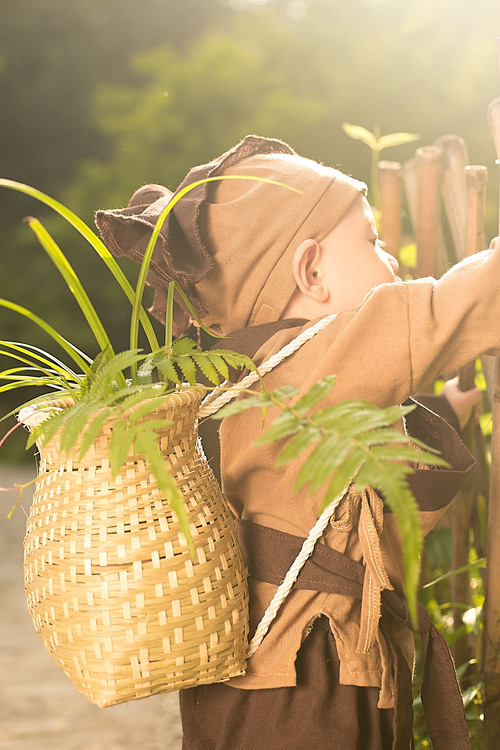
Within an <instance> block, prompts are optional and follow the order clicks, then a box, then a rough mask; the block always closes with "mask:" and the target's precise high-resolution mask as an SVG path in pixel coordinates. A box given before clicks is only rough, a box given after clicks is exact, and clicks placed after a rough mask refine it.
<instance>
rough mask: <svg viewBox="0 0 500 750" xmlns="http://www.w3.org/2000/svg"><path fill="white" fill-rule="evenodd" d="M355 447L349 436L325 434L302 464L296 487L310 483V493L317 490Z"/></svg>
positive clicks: (299, 487) (297, 488)
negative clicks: (341, 436)
mask: <svg viewBox="0 0 500 750" xmlns="http://www.w3.org/2000/svg"><path fill="white" fill-rule="evenodd" d="M354 448H355V446H353V444H352V442H351V441H350V440H349V438H346V437H344V438H343V439H340V438H339V436H338V435H336V434H327V435H325V437H324V438H323V440H322V441H321V442H320V443H318V445H317V446H316V447H315V448H314V450H313V451H312V453H311V454H310V456H308V457H307V459H306V460H305V461H304V463H303V464H302V467H301V469H300V471H299V473H298V476H297V480H296V482H295V489H296V490H299V489H301V488H302V487H303V486H304V485H306V484H309V490H310V493H311V494H312V493H313V492H316V491H317V490H318V489H319V488H320V487H321V485H322V484H324V483H325V482H326V480H327V479H328V477H329V476H330V475H331V474H332V473H333V472H335V471H337V470H338V468H339V467H340V465H341V463H342V461H344V460H345V459H346V457H347V456H348V455H349V453H350V452H351V451H352V450H353V449H354Z"/></svg>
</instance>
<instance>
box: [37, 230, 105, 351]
mask: <svg viewBox="0 0 500 750" xmlns="http://www.w3.org/2000/svg"><path fill="white" fill-rule="evenodd" d="M28 224H29V226H30V228H31V229H32V230H33V232H34V233H35V235H36V237H37V239H38V241H39V242H40V244H41V245H42V247H43V249H44V250H45V252H46V253H47V255H48V256H49V258H50V259H51V260H52V262H53V263H54V265H55V266H56V268H57V270H58V271H59V273H60V274H61V276H62V277H63V279H64V280H65V282H66V283H67V285H68V287H69V290H70V291H71V293H72V295H73V297H74V298H75V300H76V302H77V303H78V305H79V306H80V309H81V311H82V312H83V314H84V316H85V319H86V321H87V323H88V324H89V327H90V329H91V331H92V333H93V334H94V336H95V338H96V341H97V343H98V344H99V346H100V347H101V349H107V348H108V349H109V350H110V351H113V348H112V346H111V341H110V340H109V337H108V335H107V333H106V331H105V330H104V326H103V325H102V323H101V321H100V319H99V316H98V315H97V312H96V310H95V308H94V306H93V305H92V303H91V301H90V298H89V296H88V294H87V292H86V291H85V289H84V288H83V285H82V283H81V281H80V279H79V278H78V276H77V275H76V273H75V271H74V269H73V267H72V266H71V264H70V263H69V262H68V259H67V258H66V256H65V255H64V253H63V252H62V250H61V249H60V247H59V246H58V245H57V243H56V242H55V241H54V239H53V238H52V237H51V235H50V234H49V232H47V230H46V229H45V227H44V226H43V224H41V222H40V221H38V219H33V218H30V219H29V220H28Z"/></svg>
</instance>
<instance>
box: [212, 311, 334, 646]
mask: <svg viewBox="0 0 500 750" xmlns="http://www.w3.org/2000/svg"><path fill="white" fill-rule="evenodd" d="M336 317H337V316H336V315H335V314H333V315H327V316H326V317H324V318H321V320H318V321H317V323H315V324H314V325H312V326H310V327H309V328H306V330H305V331H302V333H300V334H299V335H298V336H297V337H296V338H294V339H293V340H292V341H290V342H289V343H288V344H286V345H285V346H284V347H282V349H280V350H279V351H278V352H276V354H273V355H272V356H271V357H269V359H268V360H266V362H264V363H263V364H262V365H260V367H259V368H258V369H257V370H256V371H255V370H254V371H252V372H251V373H249V374H248V375H247V376H246V377H244V378H243V380H241V381H240V382H238V383H235V384H233V385H230V384H229V383H227V385H228V386H229V387H228V388H227V390H222V389H223V388H224V386H225V385H226V383H224V384H223V385H222V386H221V388H220V389H217V390H216V391H214V392H213V393H212V394H210V395H209V396H207V397H206V398H205V399H204V401H203V402H202V405H201V407H200V409H199V410H198V416H199V417H208V416H210V415H211V414H215V412H216V411H218V410H219V409H221V408H222V407H223V406H224V405H225V404H227V403H228V402H229V401H232V400H233V399H234V398H236V396H238V394H239V393H241V392H242V391H244V390H246V389H247V388H248V387H249V386H250V385H253V384H254V383H256V382H257V381H258V380H259V378H260V377H261V376H263V375H266V374H267V373H268V372H270V371H271V370H272V369H273V368H274V367H276V366H277V365H279V364H280V363H281V362H283V360H284V359H286V358H287V357H289V356H290V355H292V354H294V353H295V352H296V351H297V350H298V349H300V347H301V346H302V345H303V344H305V343H306V342H307V341H310V340H311V339H312V338H313V336H315V335H316V334H317V333H319V332H320V331H322V330H323V329H324V328H326V326H327V325H329V324H330V323H331V322H332V321H333V320H335V318H336ZM219 394H220V395H219ZM347 489H348V488H346V489H344V490H343V491H342V493H341V494H340V495H338V497H336V498H335V500H332V502H331V503H330V504H329V505H328V506H327V507H326V508H325V510H324V511H323V513H322V514H321V516H320V517H319V518H318V520H317V521H316V523H315V524H314V526H313V528H312V529H311V531H310V532H309V535H308V537H307V539H306V540H305V541H304V543H303V545H302V548H301V550H300V552H299V554H298V555H297V557H296V559H295V561H294V562H293V563H292V565H291V567H290V570H289V571H288V573H287V574H286V576H285V578H284V580H283V581H282V583H281V584H280V585H279V586H278V588H277V590H276V593H275V595H274V597H273V598H272V600H271V603H270V604H269V606H268V608H267V609H266V611H265V613H264V616H263V618H262V620H261V621H260V623H259V624H258V626H257V629H256V631H255V633H254V636H253V638H252V640H251V641H250V643H249V646H248V651H247V655H246V657H247V659H249V658H250V657H251V656H253V654H254V653H255V652H256V651H257V649H258V648H259V646H260V644H261V643H262V641H263V640H264V637H265V635H266V634H267V632H268V630H269V628H270V626H271V623H272V622H273V620H274V619H275V617H276V615H277V614H278V611H279V609H280V607H281V605H282V604H283V602H284V601H285V599H286V598H287V596H288V594H289V593H290V590H291V588H292V586H293V584H294V583H295V581H296V580H297V577H298V575H299V573H300V571H301V570H302V568H303V567H304V565H305V563H306V562H307V560H308V558H309V557H310V556H311V555H312V553H313V550H314V546H315V544H316V542H317V541H318V539H319V538H320V536H321V535H322V534H323V532H324V530H325V529H326V527H327V525H328V523H329V521H330V518H331V517H332V515H333V513H334V512H335V508H336V507H337V505H338V504H339V503H340V501H341V500H342V498H343V497H344V495H345V493H346V492H347Z"/></svg>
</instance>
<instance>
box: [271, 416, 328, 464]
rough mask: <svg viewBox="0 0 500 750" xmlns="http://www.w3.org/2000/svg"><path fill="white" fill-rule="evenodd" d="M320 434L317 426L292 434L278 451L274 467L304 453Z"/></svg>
mask: <svg viewBox="0 0 500 750" xmlns="http://www.w3.org/2000/svg"><path fill="white" fill-rule="evenodd" d="M321 436H322V433H321V430H319V429H318V428H317V427H312V426H311V427H309V429H307V428H304V429H303V430H301V431H300V432H298V433H297V434H296V435H294V436H293V437H292V438H290V440H288V442H287V444H286V445H285V447H284V448H283V450H282V451H281V452H280V454H279V456H278V458H277V461H276V468H278V469H280V468H281V467H282V466H285V465H286V464H287V463H289V462H290V461H292V460H293V459H294V458H298V457H299V456H300V455H301V454H302V453H304V452H305V451H306V450H307V449H308V448H310V447H311V445H314V443H316V442H317V441H318V440H319V439H320V438H321Z"/></svg>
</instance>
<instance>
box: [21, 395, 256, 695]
mask: <svg viewBox="0 0 500 750" xmlns="http://www.w3.org/2000/svg"><path fill="white" fill-rule="evenodd" d="M200 400H201V393H200V392H199V391H197V390H196V389H187V390H181V391H179V392H177V393H174V394H173V395H172V397H171V399H169V402H168V403H167V404H163V405H162V406H161V407H160V409H159V410H158V412H157V413H156V414H155V415H154V418H155V419H156V418H158V416H160V415H161V416H164V417H165V420H171V421H172V423H173V424H172V425H169V426H166V428H165V431H164V433H162V434H161V450H162V454H163V456H164V459H165V463H166V465H167V468H169V470H170V471H171V473H172V475H173V476H174V477H175V479H176V482H177V484H178V486H179V488H180V490H181V492H182V495H183V497H184V500H185V506H186V510H187V513H188V517H189V523H190V530H191V534H192V537H193V541H194V545H195V554H194V557H193V556H192V555H191V553H190V550H189V548H188V544H187V541H186V539H185V537H184V535H183V533H182V532H181V529H180V526H179V523H178V521H177V519H176V517H175V515H174V514H173V513H172V511H171V509H170V507H169V503H168V502H167V501H166V500H165V498H164V497H162V495H161V493H160V491H159V489H158V487H157V485H156V481H155V479H154V477H153V476H152V475H151V473H150V471H149V470H148V466H147V465H146V464H145V462H144V461H143V460H142V459H141V457H140V456H139V457H137V456H133V455H129V457H128V460H127V463H126V465H125V466H124V467H123V469H122V471H121V472H120V474H119V475H118V476H116V477H115V478H114V479H113V478H112V475H111V472H110V468H109V460H108V457H107V447H108V442H109V438H110V435H111V430H112V425H110V424H108V425H107V426H106V428H105V429H104V430H103V432H102V434H101V435H100V436H99V437H98V439H97V440H96V441H95V443H94V445H93V446H92V448H91V450H89V452H88V453H87V454H86V455H85V457H84V458H83V460H81V461H78V460H77V458H76V457H77V455H78V445H76V446H75V449H74V451H73V452H72V453H71V454H70V455H69V456H68V455H67V454H66V453H61V452H60V451H59V449H58V439H57V436H56V437H55V438H54V439H52V440H51V441H50V442H49V443H48V444H47V445H46V446H42V447H40V446H39V450H40V463H39V472H38V479H37V483H36V489H35V494H34V499H33V505H32V507H31V511H30V514H29V517H28V522H27V531H26V537H25V542H24V560H25V562H24V566H25V587H26V596H27V602H28V608H29V611H30V613H31V617H32V620H33V623H34V625H35V628H36V631H37V633H38V635H39V636H40V638H41V639H42V641H43V643H44V645H45V647H46V649H47V651H48V652H49V653H50V654H51V655H52V656H53V658H54V659H55V661H56V663H57V664H58V665H59V666H60V667H61V668H62V669H63V670H64V672H65V673H66V674H67V676H68V677H69V679H70V680H71V681H72V682H73V683H74V685H75V686H76V687H77V688H78V689H79V690H80V691H81V692H82V693H84V694H85V695H86V696H87V698H88V699H89V700H90V701H91V702H92V703H95V704H97V705H98V706H110V705H113V704H116V703H122V702H124V701H129V700H132V699H136V698H143V697H147V696H149V695H153V694H155V693H159V692H164V691H169V690H178V689H181V688H186V687H191V686H193V685H200V684H204V683H212V682H219V681H222V680H226V679H228V678H230V677H234V676H237V675H240V674H242V673H243V672H244V669H245V653H246V649H247V637H248V591H247V583H246V571H245V568H244V564H243V560H242V557H241V552H240V549H239V545H238V542H237V537H236V533H235V529H234V524H233V520H232V516H231V513H230V511H229V508H228V506H227V504H226V501H225V500H224V498H223V496H222V494H221V491H220V488H219V485H218V483H217V481H216V479H215V477H214V475H213V473H212V471H211V469H210V467H209V466H208V463H207V461H206V459H205V456H204V454H203V451H202V448H201V444H200V441H199V439H198V435H197V425H196V414H197V409H198V407H199V403H200ZM60 405H61V404H60V402H57V401H53V402H50V403H48V404H47V406H52V407H53V406H60ZM41 418H43V416H41V414H40V412H39V411H38V412H36V413H34V414H32V415H31V417H29V416H24V415H22V421H23V422H24V423H25V424H26V425H27V426H28V427H33V426H34V425H35V424H36V423H38V422H39V420H40V419H41Z"/></svg>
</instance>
